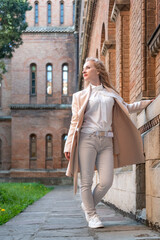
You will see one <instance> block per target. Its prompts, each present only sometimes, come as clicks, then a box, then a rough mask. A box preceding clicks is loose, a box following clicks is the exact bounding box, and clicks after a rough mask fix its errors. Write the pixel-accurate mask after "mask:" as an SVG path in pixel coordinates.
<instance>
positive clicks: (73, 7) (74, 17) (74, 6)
mask: <svg viewBox="0 0 160 240" xmlns="http://www.w3.org/2000/svg"><path fill="white" fill-rule="evenodd" d="M74 22H75V2H73V24H74Z"/></svg>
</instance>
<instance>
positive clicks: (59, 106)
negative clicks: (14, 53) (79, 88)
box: [10, 104, 71, 110]
mask: <svg viewBox="0 0 160 240" xmlns="http://www.w3.org/2000/svg"><path fill="white" fill-rule="evenodd" d="M10 109H11V110H39V109H42V110H50V109H52V110H66V109H71V104H11V105H10Z"/></svg>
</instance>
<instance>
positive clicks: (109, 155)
mask: <svg viewBox="0 0 160 240" xmlns="http://www.w3.org/2000/svg"><path fill="white" fill-rule="evenodd" d="M83 77H84V81H85V84H86V85H87V84H88V87H87V88H85V89H84V90H82V91H79V92H77V93H75V94H73V99H72V119H71V125H70V129H69V132H68V138H67V141H66V144H65V148H64V152H65V156H66V158H67V159H68V160H69V164H68V168H67V173H66V175H67V176H74V186H75V192H76V190H77V174H78V171H79V170H80V178H81V197H82V209H83V210H84V212H85V216H86V220H87V221H88V226H89V227H91V228H98V227H103V224H102V222H101V221H100V219H99V217H98V215H97V214H96V209H95V206H96V205H97V204H98V203H99V202H100V201H101V199H102V198H103V197H104V195H105V194H106V193H107V191H108V190H109V188H110V187H111V185H112V182H113V169H114V167H122V166H125V165H130V164H137V163H142V162H144V156H143V146H142V141H141V136H140V133H139V132H138V130H137V129H136V127H135V125H134V124H133V123H132V121H131V120H130V118H129V113H132V112H138V111H141V110H142V109H144V108H145V107H147V106H148V105H149V104H150V103H151V102H152V100H144V101H140V102H135V103H132V104H127V103H125V102H124V101H123V99H122V98H121V97H120V95H119V94H118V93H117V91H116V90H115V89H114V88H113V87H112V86H111V84H110V82H109V79H108V74H107V71H106V69H105V66H104V64H103V63H102V62H101V61H100V60H98V59H96V58H87V59H86V62H85V64H84V67H83ZM95 165H96V168H97V171H98V175H99V183H98V184H97V186H96V187H95V189H94V190H93V192H92V191H91V186H92V181H93V174H94V169H95Z"/></svg>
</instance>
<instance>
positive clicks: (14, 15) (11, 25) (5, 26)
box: [0, 0, 32, 72]
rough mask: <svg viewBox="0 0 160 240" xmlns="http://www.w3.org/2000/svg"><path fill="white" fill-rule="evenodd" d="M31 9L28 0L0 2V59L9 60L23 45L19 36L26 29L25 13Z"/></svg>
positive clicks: (4, 0)
mask: <svg viewBox="0 0 160 240" xmlns="http://www.w3.org/2000/svg"><path fill="white" fill-rule="evenodd" d="M31 9H32V7H31V5H30V3H29V2H28V0H0V59H3V58H11V57H12V55H13V52H14V51H15V49H16V48H18V47H19V46H20V45H21V44H22V43H23V41H22V38H21V35H22V32H23V31H24V30H25V29H26V28H27V23H26V22H25V13H26V11H29V10H31ZM1 65H3V64H0V70H1V72H4V71H5V70H4V65H3V69H2V68H1Z"/></svg>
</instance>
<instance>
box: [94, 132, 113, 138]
mask: <svg viewBox="0 0 160 240" xmlns="http://www.w3.org/2000/svg"><path fill="white" fill-rule="evenodd" d="M94 134H95V135H96V136H100V137H113V132H111V131H96V132H94Z"/></svg>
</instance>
